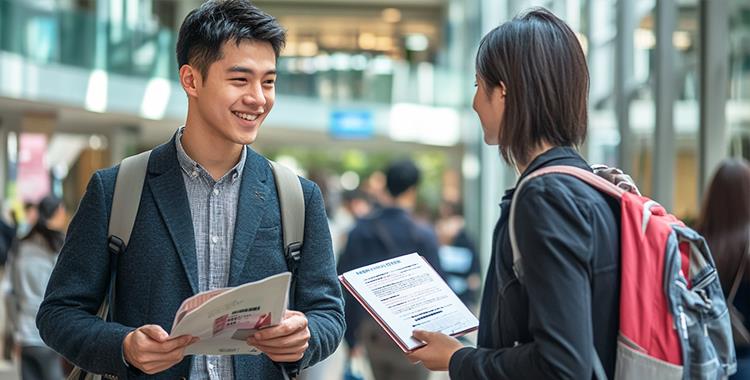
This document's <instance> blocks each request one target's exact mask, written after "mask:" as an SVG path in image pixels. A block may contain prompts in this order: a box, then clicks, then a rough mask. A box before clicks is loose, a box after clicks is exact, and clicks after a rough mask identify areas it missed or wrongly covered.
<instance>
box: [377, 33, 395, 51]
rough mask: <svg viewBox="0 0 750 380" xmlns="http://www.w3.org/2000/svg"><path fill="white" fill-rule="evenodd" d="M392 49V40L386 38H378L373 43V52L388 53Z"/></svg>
mask: <svg viewBox="0 0 750 380" xmlns="http://www.w3.org/2000/svg"><path fill="white" fill-rule="evenodd" d="M391 49H393V39H392V38H391V37H388V36H379V37H378V38H377V40H376V41H375V50H380V51H390V50H391Z"/></svg>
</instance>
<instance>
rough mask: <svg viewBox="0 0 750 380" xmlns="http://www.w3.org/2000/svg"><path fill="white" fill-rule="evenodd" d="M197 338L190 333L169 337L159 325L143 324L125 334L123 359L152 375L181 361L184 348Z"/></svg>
mask: <svg viewBox="0 0 750 380" xmlns="http://www.w3.org/2000/svg"><path fill="white" fill-rule="evenodd" d="M197 340H198V338H196V337H192V336H190V335H183V336H179V337H176V338H172V339H170V338H169V334H167V332H166V331H164V329H162V328H161V326H159V325H145V326H141V327H139V328H138V329H136V330H133V331H131V332H130V333H129V334H128V335H126V336H125V341H124V342H123V344H122V345H123V351H124V352H125V361H127V362H128V363H129V364H130V365H132V366H134V367H136V368H138V369H139V370H141V371H143V372H144V373H146V374H149V375H153V374H155V373H159V372H161V371H164V370H166V369H168V368H171V367H172V366H174V365H175V364H177V363H179V362H181V361H182V358H183V357H184V356H185V348H186V347H187V346H189V345H191V344H193V343H195V342H196V341H197Z"/></svg>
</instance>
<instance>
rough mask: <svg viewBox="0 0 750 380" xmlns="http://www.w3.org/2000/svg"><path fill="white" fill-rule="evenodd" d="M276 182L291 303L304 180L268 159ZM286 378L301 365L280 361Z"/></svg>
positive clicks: (302, 219)
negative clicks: (301, 181) (289, 273)
mask: <svg viewBox="0 0 750 380" xmlns="http://www.w3.org/2000/svg"><path fill="white" fill-rule="evenodd" d="M268 162H269V163H270V165H271V169H272V170H271V171H273V177H274V179H275V182H276V193H277V194H278V197H279V208H280V210H281V231H282V238H283V239H284V259H285V260H286V265H287V267H288V268H289V271H290V272H292V280H291V284H289V304H290V306H289V307H291V305H292V303H293V302H294V297H295V293H296V292H295V290H296V288H297V269H298V268H299V261H300V258H301V256H300V255H301V254H302V243H303V242H304V237H305V197H304V193H303V192H302V184H301V183H300V180H299V178H298V177H297V175H296V174H295V173H294V172H293V171H292V170H291V169H289V168H287V167H286V166H284V165H281V164H279V163H277V162H274V161H271V160H268ZM278 366H279V367H280V369H281V373H282V375H283V378H284V380H287V379H294V378H296V377H297V375H298V374H299V371H300V369H301V368H299V366H298V365H295V364H292V363H280V364H278Z"/></svg>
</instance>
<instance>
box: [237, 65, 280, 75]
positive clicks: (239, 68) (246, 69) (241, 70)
mask: <svg viewBox="0 0 750 380" xmlns="http://www.w3.org/2000/svg"><path fill="white" fill-rule="evenodd" d="M227 72H228V73H243V74H250V75H253V74H255V70H253V69H251V68H249V67H245V66H232V67H230V68H228V69H227ZM275 74H276V69H271V70H267V71H266V72H265V73H263V75H275Z"/></svg>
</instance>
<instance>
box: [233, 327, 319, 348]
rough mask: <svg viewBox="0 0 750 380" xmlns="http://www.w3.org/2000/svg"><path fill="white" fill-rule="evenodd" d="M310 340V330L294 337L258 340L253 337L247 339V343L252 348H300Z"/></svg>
mask: <svg viewBox="0 0 750 380" xmlns="http://www.w3.org/2000/svg"><path fill="white" fill-rule="evenodd" d="M308 340H310V330H308V329H304V330H302V331H298V332H296V333H294V334H292V335H287V336H282V337H278V338H271V339H256V338H255V337H253V336H250V337H248V338H247V343H248V344H249V345H251V346H257V345H262V346H268V347H284V346H298V345H301V344H302V343H306V342H307V341H308Z"/></svg>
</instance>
